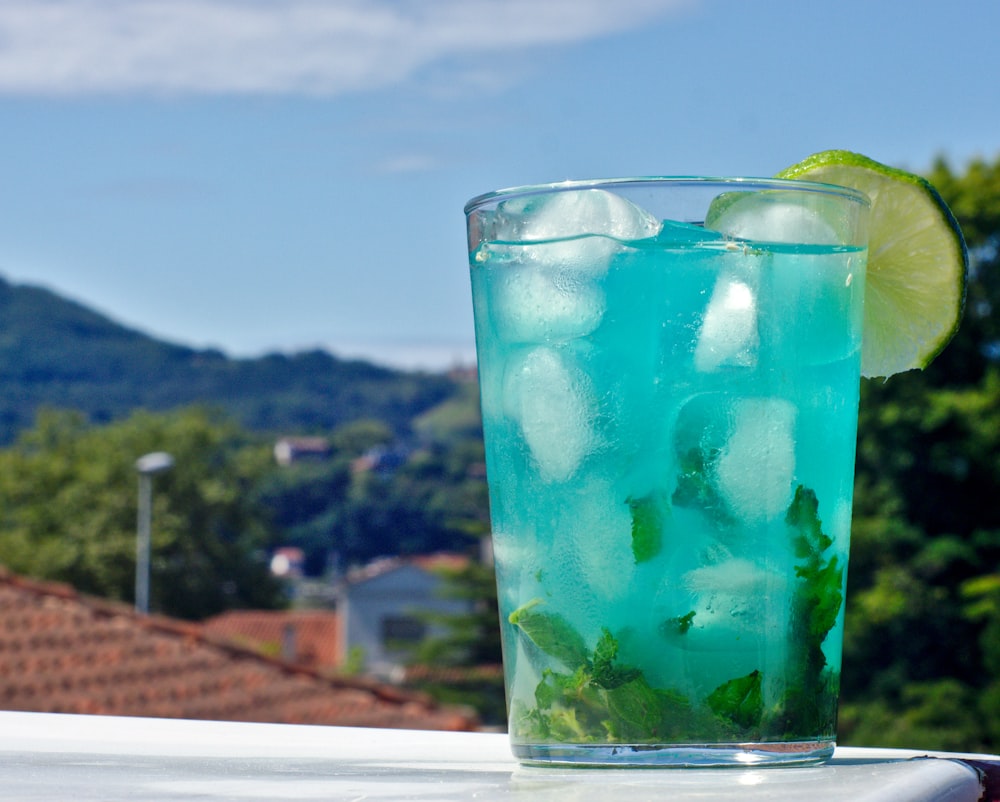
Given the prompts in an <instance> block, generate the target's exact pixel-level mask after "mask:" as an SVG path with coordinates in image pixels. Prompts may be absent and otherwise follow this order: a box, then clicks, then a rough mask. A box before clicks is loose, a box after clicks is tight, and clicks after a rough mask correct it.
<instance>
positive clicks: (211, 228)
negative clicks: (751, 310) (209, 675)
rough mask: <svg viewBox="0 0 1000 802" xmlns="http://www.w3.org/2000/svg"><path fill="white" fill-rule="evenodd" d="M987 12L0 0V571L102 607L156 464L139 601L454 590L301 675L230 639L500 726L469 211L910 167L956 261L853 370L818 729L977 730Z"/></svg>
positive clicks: (980, 741)
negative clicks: (964, 250)
mask: <svg viewBox="0 0 1000 802" xmlns="http://www.w3.org/2000/svg"><path fill="white" fill-rule="evenodd" d="M998 22H1000V6H997V5H996V4H995V3H991V2H987V1H986V0H979V1H978V2H972V1H969V2H963V1H962V0H958V2H956V3H953V4H951V5H949V6H948V8H947V11H944V10H937V11H935V12H934V13H930V12H927V11H919V10H918V11H915V10H914V9H913V7H912V6H910V5H909V4H904V3H901V2H884V3H878V4H873V3H871V2H868V1H867V0H845V2H842V3H839V4H837V6H836V7H835V8H832V7H824V6H821V5H812V4H802V3H797V2H792V0H776V1H775V2H771V3H767V4H749V3H741V2H737V0H619V2H617V3H615V4H607V3H603V2H598V1H597V0H572V2H569V0H549V1H548V2H544V3H543V2H527V0H509V1H508V2H503V0H462V2H458V0H421V2H408V1H407V0H356V1H353V0H327V1H325V2H324V1H321V0H183V1H182V2H170V3H167V2H161V1H160V0H83V1H81V0H4V1H3V2H2V3H0V564H3V565H4V566H6V568H7V569H8V570H9V572H10V574H4V577H5V580H4V581H10V582H14V578H15V577H31V578H35V579H37V580H42V581H43V582H51V581H58V582H60V583H64V584H65V585H67V586H71V587H72V588H74V589H75V591H76V592H79V593H81V594H84V596H85V597H86V598H88V599H89V598H92V597H93V598H102V599H109V600H112V601H117V602H120V603H122V604H124V605H128V604H131V603H132V602H133V600H134V584H133V582H134V575H135V559H136V558H135V539H136V534H135V529H136V504H137V502H136V492H135V481H136V472H135V460H136V459H138V458H139V457H140V456H142V455H143V454H146V453H148V452H159V451H166V452H169V453H170V454H171V455H172V457H173V459H174V464H173V467H172V468H171V469H170V470H169V471H167V472H165V473H164V474H163V475H161V476H157V477H155V479H154V496H153V508H152V514H153V521H154V525H153V533H152V537H153V557H152V565H151V571H152V586H151V599H150V605H151V608H152V610H153V612H154V613H156V614H158V615H161V616H164V617H170V618H176V619H183V620H185V621H192V622H199V624H201V623H202V622H207V621H209V620H210V619H212V618H213V617H215V616H219V615H222V614H224V613H226V612H227V611H232V610H235V609H242V610H247V609H252V610H256V611H271V612H276V613H282V614H290V613H291V612H294V611H302V610H321V611H327V612H331V613H333V614H336V612H337V609H338V602H339V604H340V605H341V608H342V607H343V600H344V599H345V598H352V597H351V594H352V593H357V592H359V589H360V588H362V587H374V586H372V585H365V583H370V582H373V581H376V580H378V581H384V580H386V578H387V577H390V576H391V577H396V579H397V580H398V581H399V582H400V583H403V584H405V585H406V587H408V588H410V589H411V590H413V592H414V593H418V594H423V596H421V598H424V599H427V600H429V599H432V598H433V599H440V598H441V596H442V594H443V595H444V596H446V597H448V598H450V599H451V600H452V601H454V602H455V604H453V605H450V606H449V605H445V606H441V605H438V604H437V603H436V602H433V603H432V602H430V601H428V605H429V606H428V609H427V610H426V615H424V616H422V617H418V619H419V620H418V619H415V618H413V617H412V616H400V615H399V614H398V611H397V613H395V614H393V615H390V616H389V617H388V618H383V619H382V625H381V629H380V630H379V632H378V633H377V635H378V637H375V636H374V635H373V633H372V632H361V633H360V634H357V633H355V634H354V635H351V636H350V637H348V636H347V635H345V634H343V633H349V632H354V630H352V629H351V628H350V627H349V626H347V625H346V624H345V623H344V621H343V620H341V621H340V624H339V626H340V630H338V632H340V633H341V634H337V635H336V637H337V639H338V640H337V642H338V644H339V646H340V651H339V652H338V654H337V655H335V656H334V657H330V658H329V660H328V661H327V662H323V661H322V660H321V659H320V657H319V656H318V652H317V651H316V650H315V649H314V650H313V652H311V654H312V656H311V657H310V656H308V655H306V654H305V653H304V652H302V651H301V649H299V650H298V651H296V649H295V648H293V647H295V643H293V642H292V641H294V638H287V637H286V634H287V632H291V631H298V632H299V634H300V636H301V634H302V632H304V631H305V630H301V629H300V630H294V628H293V629H292V630H288V629H287V628H286V625H287V624H288V620H289V619H281V621H282V622H283V623H280V624H279V625H276V626H277V629H275V628H274V626H272V629H271V630H269V632H270V634H268V635H259V634H258V635H257V636H255V637H251V636H250V635H248V634H247V633H246V632H245V631H239V632H237V631H235V630H231V631H229V630H227V632H228V635H227V636H228V637H233V638H240V639H242V640H240V641H239V642H240V643H241V644H242V645H243V646H245V647H246V648H247V649H249V650H250V651H254V650H256V651H257V652H260V653H265V654H268V655H270V656H271V657H275V656H277V657H281V658H283V659H287V660H290V661H293V662H296V663H297V664H309V665H310V666H311V670H313V671H315V672H316V675H317V676H328V675H333V674H336V675H337V676H345V675H348V674H349V675H352V676H359V675H365V676H367V675H371V676H375V677H377V679H378V681H379V682H392V683H396V684H400V683H402V684H404V685H409V686H412V687H415V688H418V689H419V690H420V691H421V692H422V693H428V694H431V695H432V696H433V697H434V698H435V699H438V700H441V701H442V702H443V703H448V704H451V703H461V704H463V705H466V706H467V707H470V708H472V709H473V710H474V711H475V712H476V715H478V717H479V719H480V720H481V721H482V722H485V723H486V724H488V725H495V726H502V690H501V689H500V687H499V679H498V677H499V675H498V673H497V669H496V665H497V663H498V661H499V652H498V646H497V644H496V631H495V612H494V610H493V607H492V604H493V601H492V600H491V598H490V593H491V589H490V588H491V582H492V574H491V569H490V567H489V562H488V559H484V558H483V555H484V554H486V555H488V548H484V547H483V545H484V540H483V539H484V538H486V537H487V536H488V530H489V526H488V509H487V502H486V492H485V482H484V474H483V468H482V444H481V434H480V428H479V418H478V407H477V398H476V390H475V371H474V348H473V334H472V315H471V304H470V301H469V287H468V279H467V275H466V272H465V269H466V268H465V266H466V252H465V232H464V221H463V216H462V207H463V205H464V203H465V202H466V201H467V200H468V199H469V198H471V197H472V196H474V195H477V194H480V193H483V192H487V191H490V190H493V189H497V188H500V187H505V186H512V185H517V184H523V183H539V182H549V181H558V180H562V179H566V178H596V177H607V176H613V175H655V174H659V175H678V174H682V175H693V174H709V175H726V174H740V175H771V174H774V173H775V172H777V171H778V170H780V169H782V168H783V167H786V166H788V165H790V164H792V163H794V162H796V161H799V160H800V159H802V158H804V157H805V156H807V155H809V154H810V153H813V152H816V151H819V150H824V149H828V148H846V149H850V150H855V151H859V152H862V153H865V154H866V155H868V156H871V157H872V158H875V159H877V160H879V161H883V162H886V163H889V164H893V165H896V166H899V167H903V168H906V169H909V170H912V171H914V172H919V173H922V174H924V175H927V176H928V177H930V178H931V179H932V180H933V181H934V182H935V184H936V185H937V186H938V188H939V189H940V191H941V192H942V194H943V196H944V197H945V199H946V200H947V201H948V202H949V204H950V205H951V206H952V208H953V210H954V211H955V213H956V215H957V216H958V218H959V220H960V222H961V224H962V226H963V229H964V231H965V234H966V238H967V240H968V244H969V247H970V253H971V255H972V264H973V274H972V276H971V279H970V286H969V293H968V303H967V310H966V319H965V321H964V323H963V326H962V328H961V330H960V331H959V334H958V336H957V338H956V340H955V341H954V342H953V343H952V345H950V346H949V347H948V349H946V350H945V352H944V354H943V355H942V356H941V357H940V358H939V359H938V360H937V361H936V362H935V363H934V364H933V365H932V366H931V368H930V369H928V370H927V371H925V372H923V373H910V374H905V375H902V376H897V377H895V378H893V379H892V380H891V381H889V382H887V383H881V382H878V383H876V382H866V383H865V385H864V387H863V399H862V414H861V431H860V434H859V450H858V478H857V491H856V505H855V526H854V547H853V554H852V563H851V568H850V576H849V582H850V588H849V596H848V607H847V616H848V619H847V639H846V644H845V658H844V659H845V668H844V677H843V682H844V704H843V711H842V720H841V730H842V733H841V741H842V742H845V743H852V744H859V745H860V744H878V745H882V746H910V747H918V748H928V749H932V748H940V749H956V750H975V749H986V750H990V751H997V750H1000V724H998V722H1000V567H998V558H1000V507H998V505H997V503H996V498H997V491H998V488H1000V456H998V455H1000V448H998V438H1000V373H998V364H997V363H998V359H1000V332H998V329H997V323H996V316H995V314H994V311H993V310H994V306H995V304H997V303H1000V279H998V273H997V270H998V267H997V260H998V251H997V245H998V242H1000V133H998V132H1000V103H998V100H1000V88H998V85H997V82H996V78H995V76H996V75H997V74H998V73H1000V52H998V51H997V49H996V47H995V42H994V38H995V31H996V30H997V26H998ZM487 545H488V543H487ZM432 558H433V559H432ZM386 559H388V562H386ZM15 584H16V583H15ZM12 587H13V585H12ZM17 587H18V588H21V589H22V590H23V589H24V588H28V587H29V585H17ZM30 587H31V588H34V590H33V591H32V592H35V591H37V599H38V600H39V604H42V603H43V602H44V601H45V599H50V598H51V593H50V591H52V588H50V587H49V586H48V585H44V584H43V585H37V586H35V585H31V586H30ZM32 598H35V597H32ZM81 598H83V597H81ZM32 603H34V602H32ZM29 606H30V605H29ZM93 609H96V608H93ZM102 609H103V608H102ZM91 611H92V610H91ZM32 620H35V619H32ZM206 626H207V624H206ZM227 626H232V627H235V626H236V625H235V624H232V623H230V624H227ZM247 626H249V625H247ZM206 631H207V630H206ZM275 632H279V633H283V634H280V635H276V634H274V633H275ZM199 637H201V635H199ZM15 643H16V641H15V640H10V641H2V642H0V661H2V660H4V659H6V658H4V654H5V653H6V654H7V655H8V657H9V656H10V655H11V654H13V653H14V644H15ZM299 646H301V637H300V643H299ZM376 658H377V659H376ZM310 661H311V662H310ZM5 665H6V666H7V669H5V671H6V672H7V674H10V673H11V672H13V668H10V666H11V665H13V663H6V664H5V663H2V662H0V667H3V666H5ZM81 693H92V692H84V691H81ZM0 698H2V699H4V700H5V701H4V702H3V704H5V705H7V706H9V707H18V706H23V705H26V704H27V702H25V701H24V699H25V692H24V688H23V687H22V688H20V690H19V689H18V688H13V690H10V689H9V688H8V691H7V692H6V693H4V692H3V689H2V688H0ZM91 701H93V699H91ZM95 704H96V703H95ZM139 712H142V711H139Z"/></svg>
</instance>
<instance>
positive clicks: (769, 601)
mask: <svg viewBox="0 0 1000 802" xmlns="http://www.w3.org/2000/svg"><path fill="white" fill-rule="evenodd" d="M868 206H869V204H868V199H867V198H866V197H865V196H864V195H862V194H860V193H857V192H855V191H853V190H849V189H845V188H840V187H834V186H829V185H823V184H811V183H807V182H796V181H780V180H764V179H761V180H758V179H700V178H639V179H621V180H604V181H592V182H567V183H561V184H552V185H545V186H533V187H525V188H520V189H511V190H503V191H500V192H495V193H491V194H489V195H483V196H481V197H478V198H475V199H473V200H472V201H470V202H469V204H468V205H467V206H466V209H465V211H466V215H467V222H468V233H469V254H470V260H469V261H470V268H471V275H472V293H473V301H474V309H475V323H476V343H477V352H478V363H479V381H480V395H481V401H482V412H483V426H484V435H485V442H486V463H487V476H488V481H489V491H490V505H491V516H492V526H493V547H494V553H495V564H496V575H497V587H498V595H499V602H500V611H501V628H502V638H503V652H504V674H505V683H506V690H507V703H508V714H509V716H508V719H509V730H510V738H511V743H512V747H513V751H514V753H515V755H516V756H517V757H518V759H519V760H521V761H522V762H524V763H529V764H530V763H536V764H554V763H562V764H577V765H591V766H594V765H603V766H624V765H653V766H660V765H662V766H671V765H673V766H719V765H761V764H802V763H815V762H819V761H822V760H824V759H826V758H827V757H829V756H830V755H831V754H832V752H833V748H834V741H835V732H836V713H837V696H838V686H839V675H840V663H841V641H842V631H843V607H844V604H843V602H844V587H845V580H846V569H847V555H848V543H849V538H850V522H851V497H852V486H853V475H854V451H855V438H856V430H857V411H858V389H859V371H860V353H861V328H862V299H863V294H864V286H865V263H866V255H867V251H866V241H867V217H868Z"/></svg>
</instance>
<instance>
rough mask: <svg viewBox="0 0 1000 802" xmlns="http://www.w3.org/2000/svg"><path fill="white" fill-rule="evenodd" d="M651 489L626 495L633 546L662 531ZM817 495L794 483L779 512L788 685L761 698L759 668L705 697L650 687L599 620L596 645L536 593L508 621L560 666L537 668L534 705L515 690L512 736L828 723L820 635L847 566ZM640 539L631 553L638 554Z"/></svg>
mask: <svg viewBox="0 0 1000 802" xmlns="http://www.w3.org/2000/svg"><path fill="white" fill-rule="evenodd" d="M654 499H655V496H650V497H645V498H644V499H640V500H639V501H636V502H633V500H631V499H630V500H629V504H630V506H632V509H633V523H634V527H633V529H634V532H635V531H638V532H639V537H638V538H637V539H636V538H635V537H634V538H633V546H634V547H635V545H636V542H638V543H640V544H647V543H648V544H652V543H653V542H656V543H657V548H658V547H659V546H660V545H662V544H661V543H660V542H659V541H655V539H654V538H653V537H652V535H650V533H649V532H648V531H647V529H646V527H647V526H649V527H653V526H654V524H655V526H656V527H657V532H661V531H662V519H657V518H655V517H654V513H653V510H654V509H656V510H659V512H657V513H656V515H660V514H662V510H663V507H661V506H657V504H656V502H655V501H654ZM818 510H819V504H818V502H817V499H816V494H815V493H814V492H813V491H812V490H810V489H809V488H806V487H804V486H801V485H800V486H799V487H798V488H797V489H796V491H795V494H794V498H793V500H792V502H791V504H790V505H789V508H788V511H787V514H786V516H785V523H786V525H787V527H788V531H789V536H790V538H791V545H792V549H793V553H794V554H795V557H796V560H797V563H796V565H795V576H796V580H797V581H796V583H795V588H794V592H793V597H792V610H791V623H790V631H789V633H788V635H789V638H790V640H791V643H792V647H791V649H790V652H791V654H792V655H797V657H792V658H790V659H791V660H792V662H791V663H790V664H789V665H787V666H786V667H785V669H784V671H783V676H782V682H783V683H785V687H786V689H787V690H786V693H785V695H784V697H783V698H782V699H781V700H780V701H779V702H778V703H777V704H771V705H770V706H768V705H766V704H765V698H764V684H765V677H764V674H763V672H762V671H761V670H759V669H756V670H754V671H751V672H750V673H749V674H747V675H745V676H741V677H735V678H733V679H730V680H728V681H726V682H724V683H722V684H721V685H719V687H717V688H716V689H715V690H713V691H712V692H711V693H709V694H708V695H707V696H706V697H705V698H704V699H689V698H686V697H685V696H684V695H683V694H681V693H679V692H678V691H676V690H673V689H669V688H655V687H652V686H651V685H650V684H649V682H648V681H647V679H646V677H645V675H644V674H643V672H642V670H641V669H639V668H638V667H636V666H632V665H628V664H627V663H624V662H623V661H622V660H621V656H620V644H619V640H618V638H616V637H615V636H614V635H613V634H612V633H611V632H610V631H609V630H608V629H602V630H601V634H600V635H599V636H598V638H597V641H596V643H595V644H594V646H593V648H590V647H589V646H588V645H587V643H586V640H585V639H584V638H583V636H582V635H581V634H580V633H579V632H577V630H576V629H575V628H574V627H573V625H572V624H570V623H569V621H568V620H567V619H566V618H565V617H563V616H562V615H560V614H559V613H556V612H550V611H548V610H546V609H545V607H544V605H545V603H544V602H543V601H542V600H541V599H534V600H532V601H530V602H528V603H527V604H525V605H524V606H522V607H520V608H518V609H517V610H515V611H514V612H513V613H511V615H510V616H509V619H508V620H509V621H510V623H511V624H512V625H514V627H515V628H516V630H517V631H518V633H519V634H520V635H521V636H523V637H524V638H525V639H526V640H527V641H528V642H530V643H531V644H533V646H534V647H535V648H536V649H537V650H538V651H539V652H541V653H543V654H545V655H547V656H548V657H550V658H551V659H552V660H553V661H554V662H555V663H556V664H557V666H553V665H552V664H550V665H549V666H548V667H545V668H543V670H542V673H541V680H540V681H539V683H538V685H537V687H536V688H535V694H534V697H535V698H534V706H533V707H532V706H528V705H526V704H524V702H523V701H522V700H519V699H514V700H513V701H512V705H511V711H510V726H511V731H512V733H513V734H514V735H515V737H517V738H520V739H524V740H527V741H532V742H560V741H562V742H570V743H587V742H592V743H598V742H601V743H656V742H660V743H664V742H675V743H683V742H688V743H692V742H699V741H700V742H713V741H722V740H734V741H753V740H762V739H763V740H773V741H787V740H801V739H808V738H815V737H816V736H817V735H831V736H832V735H833V733H832V732H827V730H828V729H830V728H832V727H833V725H834V722H835V719H836V703H837V684H838V676H837V675H836V674H835V673H834V672H832V671H831V670H830V669H829V667H828V666H827V662H826V657H825V655H824V653H823V649H822V646H823V642H824V641H825V640H826V638H827V636H828V635H829V633H830V631H831V630H832V629H833V627H834V626H835V624H836V622H837V618H838V616H839V614H840V609H841V607H842V605H843V590H842V588H843V578H844V568H843V566H842V565H841V564H840V562H839V560H838V558H837V555H835V554H834V555H828V554H827V552H828V550H829V549H830V548H831V547H832V546H833V540H832V539H831V538H830V537H829V536H828V535H827V534H826V533H825V532H824V531H823V525H822V522H821V520H820V518H819V514H818ZM645 553H646V552H645V551H644V550H643V548H640V549H639V551H638V553H636V559H637V561H639V555H640V554H645ZM694 618H695V611H694V610H691V611H690V612H688V613H686V614H685V615H681V616H677V617H675V618H671V619H667V620H666V621H664V622H663V623H662V624H661V626H660V628H661V631H662V632H663V634H665V635H685V634H686V633H687V632H688V631H689V630H690V628H691V626H692V625H693V622H694Z"/></svg>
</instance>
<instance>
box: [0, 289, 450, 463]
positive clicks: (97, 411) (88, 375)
mask: <svg viewBox="0 0 1000 802" xmlns="http://www.w3.org/2000/svg"><path fill="white" fill-rule="evenodd" d="M456 389H457V384H456V382H454V381H453V380H452V379H450V378H449V377H448V376H447V375H445V374H436V373H425V372H407V371H401V370H396V369H393V368H388V367H382V366H378V365H375V364H373V363H370V362H366V361H363V360H353V359H352V360H345V359H341V358H338V357H336V356H334V355H332V354H330V353H329V352H326V351H323V350H320V349H313V350H306V351H301V352H297V353H293V354H282V353H270V354H265V355H263V356H260V357H250V358H243V357H241V358H234V357H229V356H227V355H225V354H224V353H222V352H221V351H219V350H217V349H198V348H192V347H189V346H184V345H177V344H173V343H168V342H165V341H162V340H158V339H156V338H155V337H153V336H151V335H148V334H145V333H143V332H140V331H138V330H135V329H132V328H129V327H127V326H125V325H122V324H119V323H116V322H115V321H113V320H112V319H111V318H109V317H107V316H105V315H103V314H101V313H99V312H97V311H95V310H93V309H91V308H89V307H87V306H86V305H84V304H82V303H80V302H78V301H74V300H70V299H68V298H65V297H63V296H61V295H59V294H58V292H57V291H54V290H51V289H47V288H44V287H40V286H35V285H30V284H14V283H12V282H10V281H8V280H7V279H6V278H5V277H3V276H2V275H0V444H5V443H9V442H11V441H12V440H13V439H14V438H15V437H16V436H17V433H18V432H19V431H21V430H23V429H25V428H28V427H30V426H31V425H32V424H33V423H34V419H35V415H36V414H37V412H38V410H39V409H42V408H45V407H53V408H61V409H76V410H79V411H80V412H82V413H83V414H85V415H86V416H87V417H88V418H89V419H90V420H92V421H94V422H97V423H103V422H109V421H111V420H115V419H118V418H121V417H124V416H127V415H128V414H129V413H131V412H132V411H134V410H137V409H148V410H151V411H165V410H168V409H173V408H177V407H181V406H188V405H193V404H203V405H208V406H212V407H216V408H220V409H222V410H223V411H225V412H227V413H229V414H231V415H232V416H233V417H234V418H236V419H237V420H238V421H240V422H241V423H242V424H243V425H245V426H247V427H248V428H250V429H254V430H261V431H269V432H283V433H288V432H315V431H324V430H328V429H331V428H334V427H336V426H338V425H340V424H342V423H346V422H348V421H351V420H356V419H358V418H378V419H380V420H384V421H385V422H386V423H388V424H389V425H390V426H392V427H393V429H395V430H396V431H397V432H399V433H401V434H402V433H404V432H405V431H406V430H407V429H408V427H409V422H410V420H411V419H412V418H413V417H414V416H416V415H419V414H420V413H421V412H423V411H425V410H427V409H429V408H431V407H433V406H435V405H436V404H438V403H440V402H441V401H443V400H446V399H448V398H450V397H451V396H452V395H453V394H454V393H455V392H456Z"/></svg>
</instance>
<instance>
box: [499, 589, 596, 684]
mask: <svg viewBox="0 0 1000 802" xmlns="http://www.w3.org/2000/svg"><path fill="white" fill-rule="evenodd" d="M540 604H543V602H542V600H541V599H533V600H532V601H530V602H528V603H527V604H525V605H523V606H521V607H519V608H518V609H516V610H515V611H514V612H512V613H511V614H510V616H509V617H508V619H507V620H508V621H510V623H512V624H513V625H514V626H516V627H518V628H519V629H520V630H521V632H523V633H524V634H525V636H527V638H528V640H530V641H531V642H532V643H534V644H535V645H536V646H537V647H538V648H539V649H541V650H542V651H543V652H545V653H546V654H547V655H549V656H550V657H554V658H555V659H556V660H558V661H559V662H560V663H562V664H563V665H564V666H566V667H567V668H570V669H576V668H579V667H580V666H583V665H586V664H587V662H588V653H587V644H586V643H584V641H583V637H582V636H581V635H580V633H579V632H577V631H576V630H575V629H573V626H572V624H570V623H569V621H567V620H566V619H565V618H563V617H562V616H561V615H559V614H558V613H542V612H538V611H537V610H536V609H535V608H536V607H538V605H540Z"/></svg>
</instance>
